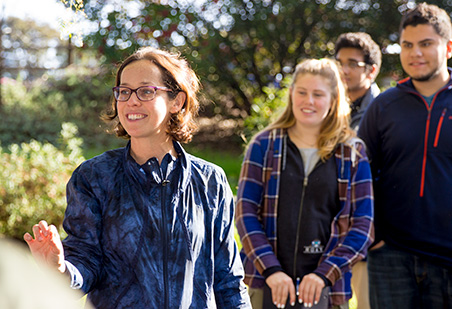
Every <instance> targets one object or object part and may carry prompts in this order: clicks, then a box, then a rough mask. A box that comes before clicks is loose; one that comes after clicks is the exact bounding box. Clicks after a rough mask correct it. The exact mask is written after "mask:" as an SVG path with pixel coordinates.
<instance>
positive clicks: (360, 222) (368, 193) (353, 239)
mask: <svg viewBox="0 0 452 309" xmlns="http://www.w3.org/2000/svg"><path fill="white" fill-rule="evenodd" d="M355 145H356V146H355V147H356V148H355V149H356V151H358V153H356V151H355V150H353V149H352V151H351V154H350V157H351V158H348V160H351V161H352V162H353V161H355V162H356V161H357V163H355V164H356V165H354V164H351V165H350V164H348V165H347V166H348V167H349V168H350V171H351V172H350V177H349V180H348V184H347V186H346V187H345V186H344V187H342V188H341V185H339V190H340V191H341V190H346V193H345V194H346V195H345V196H346V198H345V201H344V202H345V204H344V205H345V206H344V208H343V209H342V211H341V214H340V215H339V217H338V218H336V219H337V220H336V222H335V224H334V225H333V226H334V227H333V228H334V230H333V231H332V233H333V234H332V240H331V241H332V246H333V249H332V250H331V251H330V252H328V253H327V256H326V258H325V259H323V260H322V262H321V263H320V265H319V267H318V268H317V270H316V271H315V272H318V273H320V274H322V275H324V276H325V277H326V278H328V280H330V281H331V282H332V284H333V285H334V283H335V282H336V281H337V280H338V279H339V278H341V277H342V276H343V275H344V274H345V273H346V272H349V271H350V270H351V267H352V266H353V265H354V264H355V263H356V262H358V261H360V260H362V259H363V258H365V256H366V255H367V249H368V247H369V246H370V245H371V244H372V242H373V239H374V225H373V218H374V213H373V206H374V203H373V188H372V176H371V172H370V166H369V162H368V159H367V156H366V152H365V147H364V144H363V143H362V142H360V143H357V144H355ZM354 153H355V155H356V160H353V157H354V156H355V155H354ZM346 161H347V160H346ZM349 163H350V161H349ZM339 195H340V196H341V197H342V196H343V195H342V194H341V193H339Z"/></svg>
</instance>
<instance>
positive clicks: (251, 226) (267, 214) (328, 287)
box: [236, 59, 373, 309]
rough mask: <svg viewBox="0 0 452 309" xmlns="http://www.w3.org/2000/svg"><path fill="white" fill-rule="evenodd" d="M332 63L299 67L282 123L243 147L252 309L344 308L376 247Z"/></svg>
mask: <svg viewBox="0 0 452 309" xmlns="http://www.w3.org/2000/svg"><path fill="white" fill-rule="evenodd" d="M349 113H350V107H349V104H348V101H347V98H346V92H345V86H344V84H343V82H342V78H341V74H340V71H339V69H338V67H337V64H336V62H335V61H333V60H330V59H320V60H317V59H308V60H305V61H303V62H301V63H300V64H298V65H297V66H296V69H295V72H294V74H293V81H292V85H291V86H290V90H289V100H288V104H287V106H286V108H285V110H284V112H283V113H282V115H281V116H280V117H279V118H278V119H277V120H276V121H275V122H273V123H272V124H270V125H269V126H268V127H267V128H265V129H264V130H263V131H262V132H260V133H258V134H257V135H256V136H255V137H254V138H253V139H252V141H251V142H250V144H249V145H248V149H247V151H246V155H245V158H244V160H243V164H242V170H241V173H240V180H239V188H238V192H237V213H236V225H237V230H238V232H239V234H240V237H241V240H242V245H243V251H242V260H243V264H244V268H245V283H247V284H248V286H249V287H250V296H251V302H252V304H253V308H254V309H257V308H284V307H289V306H295V305H296V307H297V308H300V307H301V306H304V307H309V308H310V307H312V308H322V309H326V308H334V309H346V308H348V300H349V299H350V298H351V296H352V294H351V287H350V278H351V267H352V265H354V264H355V263H356V262H358V261H359V260H361V259H363V258H364V256H365V255H366V252H367V248H368V247H369V246H370V244H371V243H372V241H373V192H372V178H371V174H370V166H369V162H368V159H367V156H366V152H365V147H364V143H363V142H362V141H361V140H360V139H358V138H356V134H355V133H354V131H353V130H352V129H351V128H350V126H349Z"/></svg>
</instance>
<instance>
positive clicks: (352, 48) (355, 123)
mask: <svg viewBox="0 0 452 309" xmlns="http://www.w3.org/2000/svg"><path fill="white" fill-rule="evenodd" d="M335 57H336V60H337V61H339V62H340V64H341V65H342V70H343V72H344V76H345V81H346V83H347V88H348V89H347V90H348V96H349V98H350V101H351V102H352V103H351V108H352V113H351V123H350V126H351V127H352V128H353V129H355V130H357V129H358V127H359V123H360V121H361V118H362V116H363V115H364V112H365V111H366V109H367V107H368V106H369V104H370V102H372V100H373V99H374V98H375V97H376V96H377V95H378V94H379V93H380V89H378V86H377V84H376V83H375V78H376V77H377V75H378V72H380V67H381V51H380V47H379V46H378V45H377V43H375V42H374V41H373V40H372V38H371V37H370V35H368V34H367V33H364V32H348V33H343V34H341V35H340V36H339V37H338V39H337V41H336V46H335Z"/></svg>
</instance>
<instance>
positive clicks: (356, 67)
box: [335, 32, 381, 309]
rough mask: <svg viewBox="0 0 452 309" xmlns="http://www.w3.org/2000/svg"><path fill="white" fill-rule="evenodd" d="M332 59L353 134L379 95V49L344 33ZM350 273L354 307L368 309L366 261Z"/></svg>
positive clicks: (363, 38) (359, 36)
mask: <svg viewBox="0 0 452 309" xmlns="http://www.w3.org/2000/svg"><path fill="white" fill-rule="evenodd" d="M335 58H336V60H337V61H338V62H339V63H340V64H341V66H342V71H343V73H344V77H345V82H346V83H347V93H348V97H349V99H350V101H351V110H352V111H351V120H350V127H351V128H352V129H354V130H355V131H357V130H358V128H359V123H360V122H361V118H362V117H363V115H364V112H365V111H366V109H367V107H368V106H369V104H370V103H371V102H372V101H373V99H375V98H376V97H377V96H378V95H379V94H380V89H379V88H378V86H377V84H376V83H375V78H376V77H377V75H378V73H379V72H380V67H381V51H380V47H379V46H378V44H377V43H375V42H374V40H372V38H371V37H370V35H369V34H367V33H364V32H347V33H343V34H341V35H340V36H339V37H338V38H337V41H336V46H335ZM352 274H353V275H352V279H351V280H352V288H353V293H354V294H355V298H356V301H357V303H358V308H360V309H369V308H370V304H369V283H368V282H369V279H368V274H367V262H366V260H362V261H359V262H358V263H356V264H355V265H354V266H353V270H352Z"/></svg>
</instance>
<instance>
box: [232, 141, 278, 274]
mask: <svg viewBox="0 0 452 309" xmlns="http://www.w3.org/2000/svg"><path fill="white" fill-rule="evenodd" d="M266 151H267V150H266V147H265V146H264V145H262V142H260V141H259V140H257V139H255V140H254V141H253V142H252V143H251V144H250V145H249V147H248V149H247V152H246V154H245V158H244V160H243V163H242V169H241V172H240V179H239V187H238V191H237V213H236V216H235V222H236V226H237V231H238V233H239V235H240V239H241V242H242V246H243V250H244V252H245V254H246V256H247V258H248V259H249V260H250V261H252V262H253V264H254V267H255V268H256V269H257V271H258V272H259V273H260V274H261V275H262V274H263V273H264V271H265V270H266V269H268V268H270V267H279V268H280V267H281V264H280V263H279V261H278V259H277V257H276V255H275V253H274V251H273V248H272V246H271V244H270V242H269V241H268V238H267V235H266V232H265V230H264V226H263V222H262V220H263V219H262V218H263V217H264V216H263V214H262V213H263V206H262V205H263V201H264V193H265V186H266V185H267V183H265V180H264V179H265V177H264V160H266ZM245 267H246V265H245ZM247 273H248V271H247Z"/></svg>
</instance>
